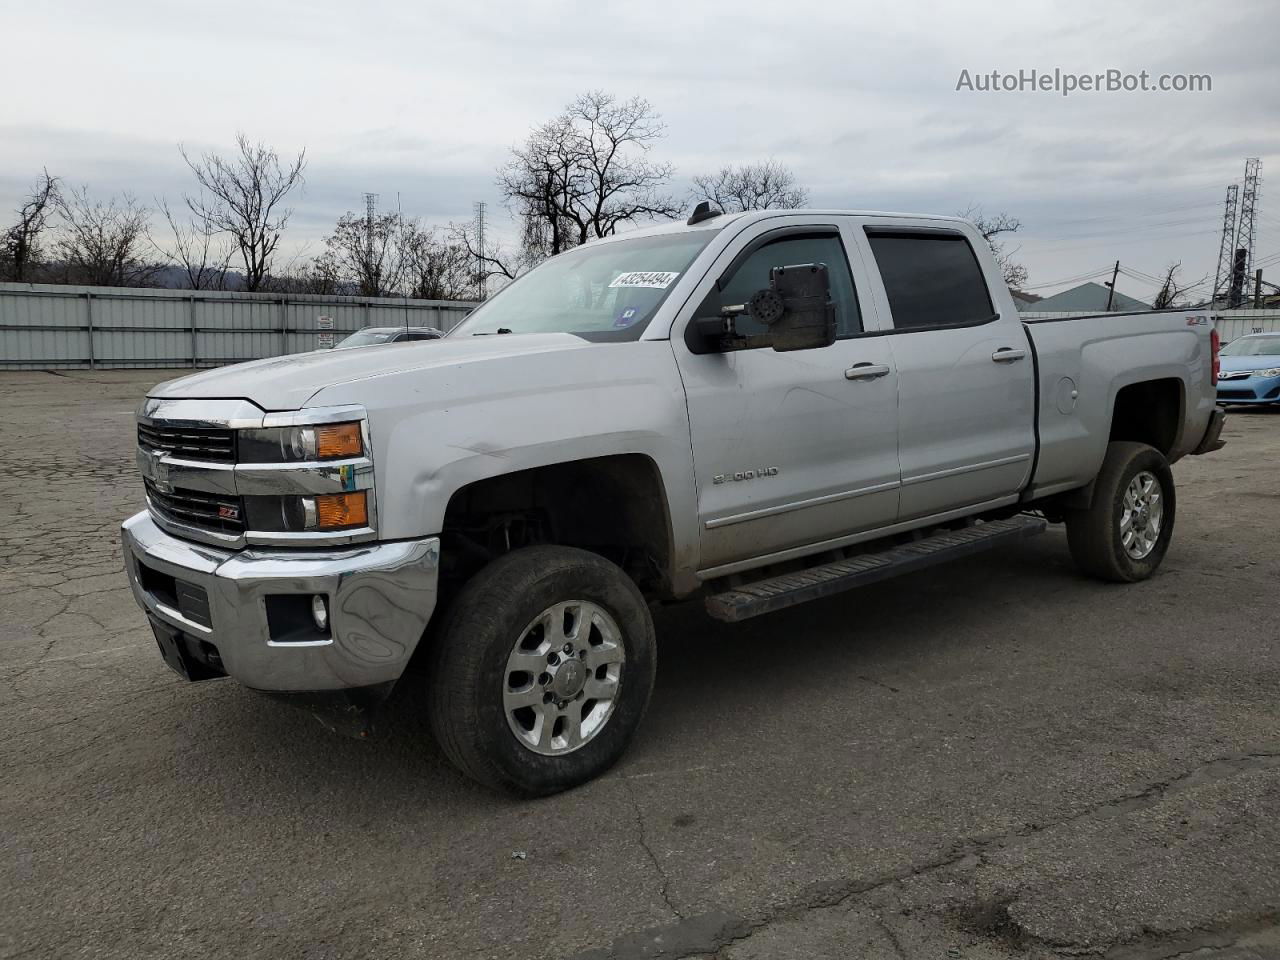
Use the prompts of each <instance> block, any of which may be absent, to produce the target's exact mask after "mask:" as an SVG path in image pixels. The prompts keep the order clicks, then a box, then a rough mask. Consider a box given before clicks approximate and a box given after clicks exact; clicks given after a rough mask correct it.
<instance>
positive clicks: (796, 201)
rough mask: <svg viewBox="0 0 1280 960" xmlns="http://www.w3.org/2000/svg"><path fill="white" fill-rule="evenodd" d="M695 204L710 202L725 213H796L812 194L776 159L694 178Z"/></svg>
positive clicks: (730, 167)
mask: <svg viewBox="0 0 1280 960" xmlns="http://www.w3.org/2000/svg"><path fill="white" fill-rule="evenodd" d="M692 199H693V202H695V203H696V202H698V201H699V200H710V201H711V202H712V203H713V204H715V205H716V206H717V207H719V208H720V209H721V210H723V211H724V212H725V213H739V212H741V211H743V210H795V209H798V208H800V207H803V206H804V205H805V204H806V203H808V202H809V191H808V190H806V189H805V188H804V187H802V186H800V185H799V184H798V183H796V177H795V174H794V173H792V172H791V170H790V169H789V168H787V167H785V166H783V165H782V164H781V163H778V161H776V160H765V161H764V162H763V163H746V164H743V165H742V166H740V167H735V166H733V165H731V164H728V165H725V166H723V167H721V168H720V169H719V170H718V171H716V172H715V173H713V174H706V175H702V176H697V177H694V178H693V197H692Z"/></svg>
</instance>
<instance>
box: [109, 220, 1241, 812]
mask: <svg viewBox="0 0 1280 960" xmlns="http://www.w3.org/2000/svg"><path fill="white" fill-rule="evenodd" d="M1217 363H1218V360H1217V335H1216V332H1215V331H1214V329H1213V326H1212V324H1211V322H1210V318H1209V317H1208V316H1207V315H1205V314H1203V313H1194V312H1178V311H1170V312H1159V313H1131V314H1110V315H1103V316H1095V317H1083V318H1076V319H1071V320H1061V321H1054V320H1046V321H1032V322H1024V321H1023V320H1021V319H1020V318H1019V316H1018V314H1017V311H1016V310H1015V309H1014V305H1013V303H1012V301H1011V298H1010V296H1009V293H1008V291H1007V289H1006V288H1005V286H1004V284H1003V283H1002V282H1001V277H1000V272H999V270H998V269H997V267H996V265H995V263H994V262H993V260H992V258H991V256H990V254H989V251H988V249H987V246H986V244H985V243H984V242H983V240H982V237H981V236H980V235H979V234H978V233H977V232H976V231H975V230H974V228H973V226H972V225H971V224H969V223H968V222H966V221H964V220H960V219H955V218H950V217H933V216H909V215H901V214H878V213H858V212H848V211H786V212H757V213H748V214H741V215H736V216H724V215H719V214H717V213H716V212H715V211H712V210H708V209H706V208H705V207H700V208H699V209H698V210H697V211H695V213H694V215H693V216H691V217H690V218H689V220H688V221H687V222H685V223H677V224H672V225H667V226H660V227H655V228H652V229H644V230H638V231H636V232H634V233H630V234H627V235H625V236H618V237H608V238H605V239H603V240H598V241H596V242H594V243H590V244H588V245H586V246H583V247H579V248H577V249H575V250H572V251H570V252H568V253H564V254H561V255H560V256H558V257H555V258H553V259H551V260H549V261H547V262H546V263H544V264H542V265H541V266H539V267H538V268H537V269H535V270H533V271H532V272H530V273H529V274H527V275H526V276H524V277H522V278H521V279H519V280H517V281H516V282H514V283H512V284H510V285H509V286H508V287H507V288H506V289H504V290H503V291H502V292H501V293H500V294H498V295H497V296H496V297H493V298H492V299H490V300H489V301H488V302H486V303H485V304H484V305H483V306H481V307H480V308H479V309H477V310H476V311H475V312H473V313H472V314H471V315H470V317H468V319H467V320H466V321H464V322H463V323H462V324H461V325H460V326H459V327H458V328H457V329H455V330H454V331H452V332H451V333H450V334H449V335H448V336H447V337H446V338H444V339H442V340H438V341H434V342H431V343H422V344H400V345H392V346H381V347H369V348H360V349H354V350H343V351H335V352H327V351H322V352H317V353H311V354H304V355H300V356H291V357H279V358H275V359H268V360H261V361H255V362H252V363H244V364H239V365H237V366H233V367H226V368H223V369H219V370H211V371H207V372H202V373H197V374H194V375H192V376H188V377H184V378H182V379H180V380H176V381H173V382H170V383H166V384H162V385H160V386H158V387H156V388H155V389H153V390H152V391H151V392H150V394H149V395H148V397H147V398H146V400H145V401H144V402H143V404H142V407H141V409H140V411H139V415H138V425H137V433H138V453H137V459H138V466H139V469H140V471H141V473H142V478H143V482H144V484H145V488H146V497H147V505H148V506H147V510H146V511H144V512H142V513H139V514H137V515H136V516H134V517H131V518H130V519H129V520H127V521H125V523H124V527H123V536H124V553H125V558H126V566H127V569H128V577H129V582H130V584H131V585H132V589H133V592H134V595H135V596H136V598H137V601H138V603H139V604H141V605H142V607H143V609H144V610H145V611H146V614H147V617H148V619H149V621H150V624H151V627H152V630H153V632H154V635H155V638H156V641H157V643H158V645H159V647H160V651H161V653H162V655H163V656H164V658H165V660H166V661H167V662H168V663H169V664H170V665H171V666H172V667H173V668H174V669H175V670H177V671H178V672H179V673H180V674H181V675H182V676H184V677H186V678H187V679H190V680H200V679H210V678H214V677H224V676H230V677H234V678H235V679H237V680H239V681H240V682H241V683H244V684H246V685H248V686H249V687H252V688H255V689H257V690H261V691H265V692H269V693H272V694H276V695H279V696H283V697H291V698H294V699H297V700H299V701H301V702H304V703H307V704H309V705H311V706H312V707H313V708H314V709H316V710H317V711H320V712H324V711H327V713H324V715H326V716H329V717H335V716H339V717H347V718H349V719H351V720H352V721H354V722H355V723H356V726H357V728H358V729H360V730H363V729H365V726H364V723H365V720H364V718H365V717H367V715H368V711H369V710H370V709H371V708H372V707H374V706H375V705H376V704H377V703H378V702H380V701H381V700H383V699H384V698H385V697H386V696H387V695H388V694H389V693H390V692H391V690H392V688H393V687H394V686H395V685H397V684H402V685H410V684H412V685H421V686H423V687H424V688H425V695H426V697H427V699H428V703H429V709H430V713H431V722H432V726H433V729H434V731H435V734H436V736H437V738H438V740H439V742H440V744H441V747H442V748H443V750H444V752H445V753H446V754H447V755H448V756H449V757H450V759H451V760H453V761H454V762H455V763H456V764H457V766H458V767H459V768H461V769H462V770H463V771H465V772H466V773H467V774H469V775H471V776H473V777H475V778H476V779H478V780H480V781H483V782H484V783H487V784H491V785H494V786H498V787H502V788H506V789H510V790H514V791H517V792H522V793H525V794H542V793H550V792H554V791H557V790H561V789H564V788H566V787H569V786H572V785H574V784H577V783H581V782H583V781H584V780H587V779H589V778H591V777H593V776H595V775H597V774H599V773H600V772H601V771H603V770H605V769H607V768H608V767H609V766H610V764H612V763H613V762H614V761H615V760H616V759H617V758H618V757H619V756H620V755H621V754H622V752H623V751H624V749H625V748H626V746H627V744H628V742H629V741H630V739H631V737H632V735H633V734H634V733H635V731H636V729H637V727H638V725H639V723H640V720H641V717H642V715H643V713H644V711H645V707H646V705H647V703H648V701H649V696H650V692H651V690H652V689H653V685H654V679H655V669H656V663H657V660H656V646H655V638H654V627H653V621H652V618H651V607H652V606H653V605H654V604H658V603H662V602H668V601H674V600H679V599H682V598H687V597H690V596H691V595H694V594H700V595H702V596H703V598H704V601H705V603H706V606H707V610H708V611H709V613H710V614H711V615H712V616H715V617H719V618H721V619H724V620H731V621H735V620H741V619H744V618H747V617H751V616H756V615H759V614H765V613H769V612H771V611H775V610H778V609H781V608H783V607H786V606H789V605H792V604H796V603H800V602H803V601H805V600H810V599H814V598H816V597H823V596H828V595H831V594H834V593H837V592H840V591H842V590H847V589H850V588H852V587H858V586H863V585H865V584H868V583H872V582H875V581H877V580H881V579H884V578H886V577H890V576H894V575H896V574H900V573H906V572H909V571H914V570H919V569H921V568H924V567H927V566H929V565H931V564H935V563H939V562H942V561H945V560H949V559H954V558H958V557H964V556H969V555H972V554H973V553H974V552H976V551H980V550H984V549H988V548H991V547H995V546H999V545H1001V544H1005V543H1009V542H1011V541H1014V540H1017V539H1019V538H1022V537H1026V536H1029V535H1032V534H1035V533H1038V532H1040V531H1041V530H1043V529H1044V528H1045V525H1046V524H1047V523H1059V522H1064V523H1065V524H1066V529H1067V540H1068V543H1069V545H1070V549H1071V553H1072V555H1073V557H1074V558H1075V560H1076V562H1077V563H1078V565H1079V566H1080V568H1081V569H1082V570H1084V571H1085V572H1087V573H1089V574H1091V575H1094V576H1098V577H1103V578H1106V579H1110V580H1116V581H1136V580H1141V579H1143V578H1145V577H1148V576H1150V575H1151V574H1152V573H1153V572H1154V571H1155V570H1156V568H1157V567H1158V566H1159V565H1160V562H1161V559H1162V558H1163V557H1164V555H1165V551H1166V550H1167V549H1168V546H1169V540H1170V537H1171V536H1172V533H1173V525H1174V514H1175V509H1174V508H1175V495H1174V483H1173V475H1172V473H1171V472H1170V464H1172V463H1174V462H1176V461H1177V460H1178V459H1179V458H1181V457H1183V456H1186V455H1187V454H1196V453H1205V452H1207V451H1210V450H1215V449H1217V448H1219V447H1220V446H1221V445H1222V441H1220V440H1219V439H1218V438H1219V433H1220V432H1221V429H1222V413H1221V412H1220V411H1219V410H1218V409H1217V408H1216V407H1215V403H1214V399H1215V388H1214V383H1215V379H1216V375H1217ZM411 668H412V669H411Z"/></svg>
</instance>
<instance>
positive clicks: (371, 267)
mask: <svg viewBox="0 0 1280 960" xmlns="http://www.w3.org/2000/svg"><path fill="white" fill-rule="evenodd" d="M377 215H378V195H377V194H376V193H366V194H365V195H364V257H365V260H364V262H365V268H366V270H367V271H368V272H369V273H370V274H371V276H369V277H368V278H366V279H367V280H368V281H370V282H371V285H372V286H373V287H374V290H375V292H376V291H378V290H380V289H381V287H382V277H381V276H380V274H381V270H379V269H378V264H377V258H376V257H375V256H374V254H373V218H374V217H376V216H377Z"/></svg>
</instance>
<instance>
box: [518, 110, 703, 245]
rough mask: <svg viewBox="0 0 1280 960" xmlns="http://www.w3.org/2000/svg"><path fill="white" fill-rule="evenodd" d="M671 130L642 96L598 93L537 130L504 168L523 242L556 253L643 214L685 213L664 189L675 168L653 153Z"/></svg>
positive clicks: (665, 215) (601, 235)
mask: <svg viewBox="0 0 1280 960" xmlns="http://www.w3.org/2000/svg"><path fill="white" fill-rule="evenodd" d="M665 132H666V128H665V126H664V125H663V123H662V120H661V117H660V116H659V115H658V114H657V113H656V112H655V111H654V109H653V107H652V106H651V105H650V103H649V101H647V100H644V99H642V98H640V97H633V98H632V99H630V100H626V101H620V100H618V99H617V98H616V97H614V96H613V95H611V94H607V93H603V92H601V91H594V92H591V93H586V94H583V95H582V96H580V97H578V98H577V99H576V100H574V101H573V102H572V103H570V104H569V105H568V106H567V107H566V108H565V110H564V112H563V113H561V114H560V116H558V117H556V118H555V119H553V120H550V121H548V122H547V123H544V124H542V125H541V126H539V127H536V128H535V129H534V130H533V132H532V133H530V134H529V137H528V139H527V140H526V141H525V143H524V144H523V145H522V146H519V147H516V148H514V149H513V150H512V157H511V160H510V161H508V162H507V163H506V164H504V165H503V166H502V167H501V168H499V170H498V186H499V188H500V189H501V190H502V194H503V197H504V199H505V200H506V203H507V207H508V209H510V210H511V212H512V213H513V214H515V215H516V216H517V217H519V218H520V220H521V222H522V226H523V231H522V232H523V236H522V241H523V247H524V249H525V250H526V251H528V252H529V253H530V254H531V255H534V256H550V255H554V254H557V253H559V252H561V251H562V250H566V249H568V248H570V247H574V246H578V245H579V244H583V243H586V242H587V241H588V240H590V239H593V238H595V237H607V236H609V235H611V234H613V233H614V232H615V231H616V230H617V229H618V227H619V226H620V225H622V224H624V223H629V222H632V221H634V220H638V219H647V218H654V217H671V216H675V215H676V214H677V213H678V212H679V209H678V206H677V204H676V203H675V201H674V200H672V199H671V198H670V197H668V196H666V195H665V194H664V193H663V192H662V189H663V187H665V185H666V183H667V181H669V180H670V179H671V175H672V172H673V171H672V167H671V165H670V164H667V163H655V162H653V161H651V160H650V159H649V158H648V153H649V150H650V149H651V148H652V145H653V144H654V142H656V141H657V140H660V139H661V138H662V137H663V136H664V134H665Z"/></svg>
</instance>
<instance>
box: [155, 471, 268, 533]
mask: <svg viewBox="0 0 1280 960" xmlns="http://www.w3.org/2000/svg"><path fill="white" fill-rule="evenodd" d="M143 483H144V484H145V486H146V491H147V501H148V502H149V503H150V505H151V508H152V509H153V510H154V511H155V512H156V513H157V514H159V515H160V517H161V518H162V519H165V520H169V521H170V522H172V523H182V524H186V525H187V526H192V527H200V528H202V529H205V530H213V531H216V532H218V533H230V534H239V533H243V532H244V531H245V528H246V525H245V517H244V501H243V500H242V499H241V498H240V497H226V496H218V495H216V494H210V493H204V492H202V491H199V490H182V489H175V490H172V491H169V492H162V491H161V490H160V488H159V487H157V486H156V485H155V483H154V482H153V481H151V480H150V479H149V478H144V480H143Z"/></svg>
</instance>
